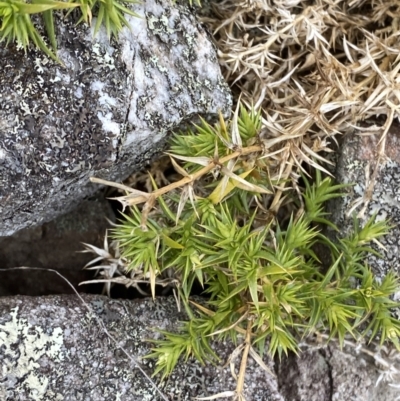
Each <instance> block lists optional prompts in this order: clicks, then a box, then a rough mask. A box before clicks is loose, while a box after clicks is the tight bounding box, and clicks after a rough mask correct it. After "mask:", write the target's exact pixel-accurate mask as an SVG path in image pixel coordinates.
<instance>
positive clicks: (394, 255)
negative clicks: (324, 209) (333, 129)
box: [330, 123, 400, 277]
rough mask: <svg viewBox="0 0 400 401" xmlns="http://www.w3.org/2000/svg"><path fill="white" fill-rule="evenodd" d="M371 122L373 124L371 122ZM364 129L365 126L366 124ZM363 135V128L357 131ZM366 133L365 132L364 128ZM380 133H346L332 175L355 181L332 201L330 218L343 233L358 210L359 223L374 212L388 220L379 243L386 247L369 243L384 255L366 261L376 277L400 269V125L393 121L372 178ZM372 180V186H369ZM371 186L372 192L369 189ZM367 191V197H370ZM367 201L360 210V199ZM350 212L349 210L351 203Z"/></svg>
mask: <svg viewBox="0 0 400 401" xmlns="http://www.w3.org/2000/svg"><path fill="white" fill-rule="evenodd" d="M370 125H372V123H371V124H370ZM366 128H368V127H367V126H366ZM360 133H361V134H362V131H360ZM366 133H367V131H366ZM379 140H380V135H379V134H377V135H373V136H360V135H349V136H347V137H345V138H344V142H343V145H342V146H341V149H340V151H339V156H338V163H337V169H336V173H335V178H336V179H337V181H338V182H339V183H344V184H355V185H354V186H352V187H350V188H349V189H348V190H347V191H346V196H345V197H344V198H339V199H337V200H335V201H334V202H332V203H331V205H330V209H331V210H330V211H331V213H332V219H333V221H334V222H335V224H337V225H338V227H339V228H340V230H341V231H342V232H344V233H345V232H348V231H349V230H350V229H352V227H353V224H352V215H353V214H358V213H360V212H361V216H360V219H361V224H365V222H366V221H367V220H368V219H369V218H370V217H371V216H373V214H374V213H377V217H376V218H377V220H378V221H379V220H383V219H388V220H389V224H390V225H392V226H393V227H392V228H391V229H390V232H389V234H388V235H386V236H385V237H383V238H382V239H381V240H380V242H381V243H382V245H383V246H384V247H385V249H383V248H381V247H378V246H377V245H376V244H372V247H373V248H374V249H376V251H377V252H379V253H381V255H382V256H383V258H382V259H381V258H378V257H376V256H374V255H371V256H369V258H368V263H369V265H370V266H371V268H372V269H373V271H374V273H375V274H376V275H377V276H378V277H384V276H385V275H386V273H387V272H388V271H390V270H391V269H394V270H395V271H397V272H400V258H399V251H400V126H399V124H398V123H393V125H392V127H391V128H390V129H389V132H388V134H387V136H386V145H385V155H386V157H385V159H384V160H381V165H380V167H379V169H378V170H377V175H376V177H374V171H375V166H376V163H377V152H378V150H379ZM372 182H374V185H372ZM370 189H372V192H371V191H370ZM369 192H370V196H369ZM365 198H370V201H369V203H368V205H367V207H366V208H365V210H364V212H363V210H362V208H363V205H364V202H363V199H365ZM357 204H358V207H355V208H354V212H353V213H350V214H349V213H348V212H349V211H350V210H351V209H352V208H353V207H354V206H357Z"/></svg>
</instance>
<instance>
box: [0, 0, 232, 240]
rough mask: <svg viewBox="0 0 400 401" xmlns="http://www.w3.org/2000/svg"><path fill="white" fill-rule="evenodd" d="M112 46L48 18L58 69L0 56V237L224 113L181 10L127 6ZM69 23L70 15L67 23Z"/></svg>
mask: <svg viewBox="0 0 400 401" xmlns="http://www.w3.org/2000/svg"><path fill="white" fill-rule="evenodd" d="M131 7H132V9H133V10H134V11H135V12H137V13H138V14H139V15H141V16H142V18H134V17H130V16H126V19H127V20H128V21H129V22H130V24H131V30H129V29H128V28H127V27H124V28H123V30H122V31H121V32H120V34H119V36H118V38H117V39H112V40H111V42H110V41H109V40H108V38H107V35H106V31H105V29H104V28H101V29H100V31H99V33H98V34H97V36H96V37H95V38H93V35H92V31H93V29H94V28H93V27H94V26H95V25H96V20H95V18H93V21H92V28H89V27H87V26H86V25H84V24H80V25H78V26H76V25H75V23H76V20H77V18H78V17H77V15H75V18H74V19H73V18H68V19H64V18H62V14H61V13H55V26H56V36H57V38H58V52H57V55H58V57H59V59H60V60H61V61H62V63H63V64H64V65H63V66H62V65H60V64H57V63H56V62H54V61H52V60H49V59H48V58H47V57H46V56H45V55H44V54H43V53H42V52H40V51H38V50H35V49H31V50H29V51H28V53H27V54H26V55H24V53H23V52H22V51H21V50H20V49H17V48H16V46H15V45H9V46H7V47H6V46H1V47H0V105H1V106H0V138H1V139H0V236H8V235H11V234H13V233H14V232H15V231H17V230H20V229H22V228H25V227H29V226H34V225H38V224H40V223H43V222H46V221H50V220H51V219H53V218H55V217H56V216H58V215H60V214H62V213H65V212H67V211H69V210H71V209H72V208H73V207H74V206H76V205H77V204H78V203H79V202H80V200H82V199H83V198H84V197H85V196H88V195H90V194H92V193H94V191H95V190H97V189H98V185H95V184H91V183H89V177H90V176H96V177H100V178H103V179H109V180H122V179H124V178H126V177H127V176H128V175H129V174H131V173H132V172H133V171H135V169H139V168H140V167H141V166H143V164H144V162H145V161H147V160H149V159H150V158H151V157H152V156H153V155H154V154H156V153H158V152H160V151H161V150H162V149H163V146H164V145H163V139H165V137H166V135H167V133H168V132H170V131H171V130H178V129H180V128H183V127H185V126H186V124H187V123H189V122H193V121H195V120H196V118H197V116H198V115H201V116H203V117H204V118H208V119H210V118H215V117H217V116H218V112H219V111H220V110H221V111H222V112H223V113H224V114H225V115H227V113H228V112H229V111H230V109H231V103H232V101H231V95H230V91H229V88H228V87H227V85H226V84H225V82H224V81H223V78H222V75H221V73H220V68H219V65H218V62H217V58H216V53H215V49H214V47H213V45H212V43H211V42H210V40H209V38H208V35H207V33H206V31H205V30H204V29H203V28H202V26H201V25H200V24H199V23H198V22H197V21H196V18H195V17H194V15H193V14H192V13H191V11H190V10H189V8H188V6H185V5H172V2H170V1H167V0H165V1H158V0H157V1H156V0H148V1H146V2H145V3H141V4H135V5H131ZM73 15H74V14H73Z"/></svg>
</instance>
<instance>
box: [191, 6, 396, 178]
mask: <svg viewBox="0 0 400 401" xmlns="http://www.w3.org/2000/svg"><path fill="white" fill-rule="evenodd" d="M199 12H200V14H201V19H202V21H203V22H204V23H206V24H207V25H208V27H209V29H210V31H211V32H212V33H213V36H214V40H215V44H216V46H217V48H218V58H219V62H220V64H221V67H222V69H223V74H224V76H225V79H226V80H227V82H228V83H229V84H230V85H231V87H232V90H233V92H234V95H235V98H236V100H237V99H238V98H239V96H240V97H241V100H242V101H243V102H244V103H245V104H247V105H248V106H250V105H254V106H256V107H257V108H258V107H261V109H262V112H263V142H264V144H265V147H266V150H267V151H268V158H269V163H270V167H271V178H272V179H274V178H275V179H276V178H281V179H282V178H283V179H287V180H288V181H292V182H295V181H296V180H297V177H298V172H299V169H303V167H304V165H305V163H304V162H306V164H309V165H312V166H314V167H318V168H320V169H324V168H325V167H324V165H325V163H329V161H328V160H327V159H328V158H327V153H326V152H331V151H332V145H333V143H334V141H336V140H337V138H338V134H346V133H349V132H354V130H357V129H359V130H361V128H360V122H361V121H364V120H368V119H371V118H372V119H375V118H376V116H382V117H384V118H385V119H386V122H385V121H384V120H382V124H381V125H382V126H381V127H380V126H379V124H378V126H377V125H375V128H376V129H375V130H370V131H368V133H369V134H376V133H378V134H380V135H381V136H382V138H381V142H380V143H381V147H380V149H377V158H378V159H379V160H383V158H384V143H385V135H386V132H387V129H388V127H389V126H390V125H391V123H392V121H393V120H394V119H398V118H399V117H400V114H399V113H400V109H399V101H400V75H399V70H400V39H399V18H400V2H399V1H398V0H350V1H349V0H315V1H302V0H244V1H241V2H240V1H235V0H223V1H215V0H214V1H213V0H211V1H210V2H209V3H207V4H203V8H202V9H201V10H200V11H199ZM364 132H365V131H364ZM325 166H326V165H325Z"/></svg>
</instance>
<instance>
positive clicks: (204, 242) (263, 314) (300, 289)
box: [91, 107, 400, 395]
mask: <svg viewBox="0 0 400 401" xmlns="http://www.w3.org/2000/svg"><path fill="white" fill-rule="evenodd" d="M260 126H261V116H260V114H259V113H257V112H255V111H254V110H251V111H249V112H248V111H246V109H245V108H243V107H242V108H240V112H239V109H238V110H237V111H236V112H235V114H234V116H233V119H232V121H231V122H230V123H226V122H225V121H224V119H223V118H222V117H221V118H220V122H219V124H216V125H215V126H211V125H209V124H207V123H206V122H204V121H203V122H202V124H201V125H200V126H196V129H195V131H189V132H188V133H187V134H182V133H181V134H179V135H175V136H174V137H173V138H172V139H171V140H170V153H169V156H170V158H171V161H172V165H173V166H174V168H175V170H176V172H177V173H179V174H180V175H182V177H183V178H182V179H181V180H179V181H177V182H173V183H170V184H169V185H167V186H165V187H161V188H157V185H156V182H155V180H153V179H152V178H151V177H150V180H151V181H152V185H153V188H154V189H153V191H152V192H150V193H146V192H141V191H138V190H135V189H132V188H129V187H124V186H123V185H122V184H113V183H109V184H110V185H114V186H116V187H119V188H122V189H126V191H128V194H127V195H125V196H121V197H119V198H117V199H118V200H119V201H120V202H122V204H123V205H124V207H129V213H127V214H124V218H123V220H122V221H121V222H120V223H119V224H118V225H117V226H116V227H115V228H114V229H113V231H112V235H111V237H112V238H113V240H114V242H113V244H114V247H115V248H116V249H117V250H118V252H120V254H119V255H118V256H116V257H115V256H114V257H112V256H111V255H110V252H109V251H108V248H107V252H105V253H101V252H97V253H98V254H99V257H98V258H96V259H95V260H96V261H99V260H104V261H105V263H104V265H103V266H101V267H98V266H96V267H93V268H94V269H98V270H102V269H103V270H104V271H106V270H107V269H106V266H107V260H108V261H109V262H108V264H109V266H111V265H112V264H113V266H114V272H115V271H118V274H119V275H120V276H121V275H122V276H124V280H121V277H116V278H115V279H114V278H113V277H112V274H111V275H110V274H109V272H110V269H108V275H105V277H106V278H105V279H104V280H97V281H103V282H105V283H107V284H110V283H112V282H120V283H123V284H125V285H135V286H140V284H141V283H149V284H150V288H151V293H152V296H153V297H154V296H155V291H156V287H157V286H159V285H161V286H165V285H169V286H172V287H173V289H174V291H175V293H176V295H177V298H179V299H180V301H181V302H182V303H183V305H184V306H185V308H186V311H187V313H188V316H189V320H188V321H187V322H184V323H182V326H181V330H180V332H178V333H169V332H165V331H162V333H163V334H164V339H162V340H157V341H154V344H155V348H154V349H153V351H152V353H151V354H150V355H148V356H147V357H148V358H155V359H156V360H157V368H156V371H155V373H158V372H162V376H163V377H165V376H167V375H169V374H170V373H171V372H172V370H173V369H174V366H175V365H176V363H177V361H178V359H179V358H180V357H181V356H183V357H184V358H188V357H190V356H195V357H196V358H197V359H198V360H199V361H201V362H204V361H206V360H208V361H212V362H216V361H218V356H217V355H216V354H215V353H214V351H213V349H212V345H211V341H212V340H213V339H219V340H223V339H230V340H232V341H233V342H234V343H237V342H238V341H241V340H240V338H244V345H243V358H244V360H246V358H247V356H248V355H249V354H250V355H253V356H254V355H257V354H258V355H262V354H263V353H264V352H265V351H266V352H268V353H269V355H271V356H274V355H278V356H279V357H281V356H282V355H283V354H287V353H288V352H289V351H291V352H295V353H297V352H298V351H299V342H300V340H301V339H302V338H304V337H307V336H310V335H312V334H313V333H315V332H319V333H322V334H327V335H328V339H331V338H335V339H338V341H339V342H340V344H343V343H344V341H345V338H346V337H348V336H350V337H353V338H354V339H356V340H359V339H361V338H363V337H365V336H368V338H369V339H371V340H372V339H376V338H379V341H380V343H381V344H383V343H384V342H386V341H389V342H391V343H393V344H394V345H395V346H396V347H397V348H399V342H398V337H399V335H400V322H399V321H398V320H397V319H395V318H393V317H392V316H391V308H393V307H395V306H397V303H396V302H394V301H392V295H393V294H394V293H395V292H396V291H397V290H398V288H399V281H398V278H397V277H396V276H395V275H394V274H392V273H389V274H388V275H387V276H386V277H385V278H384V279H383V280H381V281H378V280H376V279H375V278H374V275H373V273H372V271H371V269H370V268H369V267H368V265H367V264H366V263H365V260H366V256H367V255H368V253H376V252H375V251H374V250H373V249H372V248H371V247H370V246H369V244H370V243H371V241H377V240H378V239H379V238H380V237H381V236H383V235H385V233H387V230H388V227H387V225H386V223H385V222H382V221H379V222H377V221H375V220H374V218H371V219H370V220H369V221H368V222H367V223H366V224H365V225H364V227H360V226H359V224H358V221H357V220H355V221H354V230H353V232H352V233H351V234H350V235H348V236H347V237H346V238H338V239H337V240H332V239H330V238H328V237H327V236H326V235H324V234H323V231H322V230H323V228H324V226H330V228H331V229H334V230H337V228H336V227H335V226H334V224H333V223H332V222H330V221H329V215H328V213H327V212H326V211H325V208H324V205H325V204H326V202H327V201H329V200H331V199H333V198H336V197H340V196H341V190H342V189H343V187H344V186H343V185H334V184H333V181H332V179H331V178H330V177H326V178H323V177H322V174H321V172H320V171H319V170H316V171H314V172H312V171H310V173H311V174H313V176H314V177H313V180H310V178H309V177H307V176H306V175H303V176H302V177H300V180H299V184H298V185H297V184H295V181H294V180H293V181H288V180H282V181H276V182H272V181H271V180H270V178H269V162H268V160H269V159H268V154H269V152H273V149H267V148H266V147H265V145H264V143H263V136H262V135H261V133H260ZM92 181H94V182H99V183H108V182H105V181H102V180H99V179H92ZM276 191H281V192H282V193H283V194H284V195H283V196H282V197H280V199H281V203H280V208H279V210H277V209H276V207H275V206H276V205H274V199H275V198H274V193H275V192H276ZM282 199H283V200H284V201H282ZM139 204H144V205H143V206H141V207H140V208H139V207H138V205H139ZM321 246H322V247H324V249H325V250H326V252H327V253H328V254H329V258H328V259H329V261H330V265H328V266H326V264H325V265H323V263H322V260H321V259H320V257H319V256H318V254H319V252H317V251H316V250H317V249H318V247H321ZM91 249H92V251H93V250H94V251H95V252H96V249H95V248H94V247H91ZM194 283H200V285H201V286H202V288H203V289H204V295H206V296H207V301H206V304H205V305H199V304H197V303H195V302H192V301H191V300H190V294H191V291H192V288H193V285H194ZM255 359H256V360H257V361H260V362H259V363H260V364H262V361H261V358H259V357H258V358H257V357H255ZM242 365H243V366H245V365H246V363H244V364H242ZM243 369H245V368H243ZM243 378H244V370H242V369H241V372H240V375H239V380H238V387H237V389H236V392H235V394H236V395H240V394H242V389H243Z"/></svg>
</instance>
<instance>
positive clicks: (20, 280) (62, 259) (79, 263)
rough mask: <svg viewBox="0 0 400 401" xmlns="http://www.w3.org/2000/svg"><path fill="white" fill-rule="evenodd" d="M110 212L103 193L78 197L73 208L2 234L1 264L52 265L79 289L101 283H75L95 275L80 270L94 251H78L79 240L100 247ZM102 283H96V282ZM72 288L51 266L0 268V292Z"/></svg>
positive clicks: (40, 292)
mask: <svg viewBox="0 0 400 401" xmlns="http://www.w3.org/2000/svg"><path fill="white" fill-rule="evenodd" d="M106 218H107V219H109V220H111V221H115V216H114V212H113V211H112V209H111V207H110V204H109V202H108V201H107V200H106V199H104V197H101V196H97V197H95V198H92V199H86V200H84V201H82V202H81V203H80V204H79V205H78V207H76V208H75V209H73V210H72V211H71V212H69V213H67V214H64V215H62V216H59V217H57V218H56V219H54V220H53V221H51V222H49V223H45V224H42V225H40V226H36V227H32V228H25V229H23V230H20V231H18V232H17V233H15V234H14V235H12V236H9V237H0V268H2V269H6V268H11V267H17V266H29V267H40V268H44V269H54V270H57V271H58V272H60V274H62V275H63V276H64V277H66V278H67V279H68V280H69V281H70V283H71V284H72V285H73V286H74V287H75V288H76V289H79V290H80V291H82V290H83V291H88V290H93V289H97V290H98V291H97V292H101V285H99V286H97V287H96V286H91V287H89V288H88V287H87V286H81V287H78V285H79V283H80V282H82V281H85V280H90V279H92V278H93V271H89V270H82V268H83V266H85V265H86V263H88V262H89V261H91V260H92V259H93V255H91V254H88V253H81V252H80V251H82V250H83V249H84V246H83V245H82V242H86V243H90V244H93V245H94V246H98V247H101V248H102V247H103V237H104V234H105V231H106V229H107V228H110V223H109V222H108V221H107V220H106ZM99 287H100V288H99ZM73 292H74V291H73V289H72V288H71V287H70V286H69V285H68V284H67V283H66V282H65V281H64V280H63V279H62V278H61V277H58V276H57V275H55V274H54V273H53V272H49V271H46V270H27V271H25V272H24V274H21V271H20V270H9V271H7V272H2V273H1V279H0V296H6V295H16V294H20V295H31V296H38V295H51V294H70V293H73Z"/></svg>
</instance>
